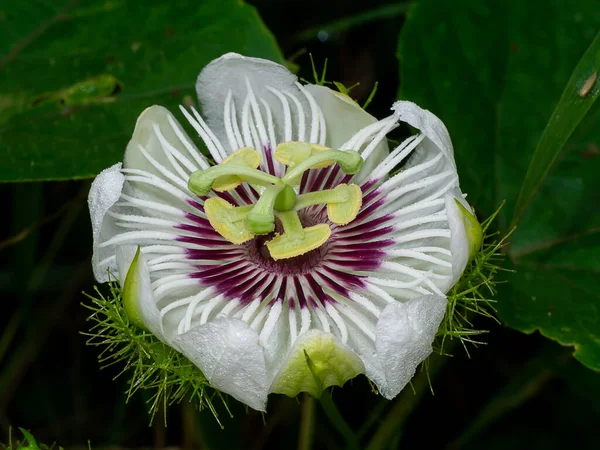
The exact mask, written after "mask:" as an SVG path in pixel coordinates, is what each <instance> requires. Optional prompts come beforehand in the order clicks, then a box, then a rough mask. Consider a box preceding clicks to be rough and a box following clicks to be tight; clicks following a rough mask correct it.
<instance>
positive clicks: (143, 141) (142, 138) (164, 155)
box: [123, 105, 208, 191]
mask: <svg viewBox="0 0 600 450" xmlns="http://www.w3.org/2000/svg"><path fill="white" fill-rule="evenodd" d="M201 166H203V167H201ZM123 167H124V168H126V169H138V170H143V171H145V172H148V173H150V174H153V175H156V176H158V177H159V178H161V179H163V180H165V181H167V182H168V183H169V184H172V185H174V186H177V187H178V188H179V189H180V190H183V191H185V190H186V189H187V181H188V178H189V175H190V174H191V172H193V171H195V170H198V169H199V168H207V167H208V163H207V162H206V159H205V158H204V156H202V155H201V153H200V152H199V151H198V149H197V148H196V147H195V145H194V144H193V142H192V140H191V139H190V138H189V137H188V136H187V134H186V133H185V131H184V130H183V128H181V125H179V123H178V122H177V121H176V119H175V117H174V116H173V115H172V114H171V113H170V112H169V111H168V110H167V109H165V108H163V107H162V106H156V105H155V106H151V107H149V108H147V109H146V110H144V112H142V114H140V116H139V117H138V120H137V123H136V124H135V130H134V131H133V136H132V137H131V140H130V141H129V144H127V150H126V151H125V157H124V162H123ZM136 187H138V188H140V189H144V190H147V186H141V185H140V184H136Z"/></svg>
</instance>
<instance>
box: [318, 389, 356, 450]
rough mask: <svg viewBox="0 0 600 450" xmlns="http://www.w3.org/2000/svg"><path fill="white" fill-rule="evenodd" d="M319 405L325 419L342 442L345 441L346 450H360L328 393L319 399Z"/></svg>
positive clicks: (353, 435) (350, 429) (354, 436)
mask: <svg viewBox="0 0 600 450" xmlns="http://www.w3.org/2000/svg"><path fill="white" fill-rule="evenodd" d="M319 403H321V408H323V411H324V412H325V414H326V415H327V418H328V419H329V420H330V422H331V423H332V425H333V426H334V427H335V429H336V430H337V431H338V433H340V434H341V435H342V437H343V438H344V441H346V448H347V449H349V450H360V446H359V442H358V438H357V437H356V435H355V434H354V431H352V428H350V426H349V425H348V424H347V423H346V421H345V420H344V418H343V417H342V414H341V413H340V411H339V410H338V409H337V406H335V403H334V402H333V398H331V395H330V393H327V392H326V393H324V394H323V395H322V396H321V398H320V399H319Z"/></svg>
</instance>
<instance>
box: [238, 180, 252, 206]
mask: <svg viewBox="0 0 600 450" xmlns="http://www.w3.org/2000/svg"><path fill="white" fill-rule="evenodd" d="M235 192H236V194H237V195H239V197H240V199H241V200H242V202H243V203H245V204H246V205H251V204H252V203H254V201H253V200H251V199H250V193H249V192H248V191H247V190H246V186H245V185H244V184H241V185H239V186H238V187H236V188H235Z"/></svg>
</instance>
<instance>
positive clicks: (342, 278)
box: [319, 265, 364, 295]
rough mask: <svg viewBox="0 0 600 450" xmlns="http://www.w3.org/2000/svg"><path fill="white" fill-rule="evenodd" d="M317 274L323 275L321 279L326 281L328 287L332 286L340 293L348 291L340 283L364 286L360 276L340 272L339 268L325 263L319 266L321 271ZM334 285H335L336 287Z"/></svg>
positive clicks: (353, 286)
mask: <svg viewBox="0 0 600 450" xmlns="http://www.w3.org/2000/svg"><path fill="white" fill-rule="evenodd" d="M323 272H326V273H323ZM319 274H320V275H321V276H322V277H323V280H324V281H325V282H326V283H327V285H328V286H329V287H330V288H332V289H333V290H335V291H336V292H338V293H340V294H342V293H343V292H344V294H343V295H346V294H347V293H348V289H347V288H346V287H343V286H341V284H345V285H347V286H350V287H352V288H362V287H364V282H363V281H362V280H361V277H359V276H357V275H354V274H351V273H347V272H342V271H341V270H338V269H334V268H333V267H330V266H327V265H323V266H322V267H321V271H320V272H319ZM338 283H340V284H338ZM334 285H337V287H336V286H334ZM342 290H343V292H342Z"/></svg>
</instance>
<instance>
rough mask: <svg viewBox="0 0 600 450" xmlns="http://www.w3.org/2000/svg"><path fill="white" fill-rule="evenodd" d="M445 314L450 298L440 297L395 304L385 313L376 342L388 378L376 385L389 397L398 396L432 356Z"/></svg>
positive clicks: (379, 324) (379, 323)
mask: <svg viewBox="0 0 600 450" xmlns="http://www.w3.org/2000/svg"><path fill="white" fill-rule="evenodd" d="M445 311H446V299H445V298H444V297H442V296H439V295H424V296H422V297H416V298H414V299H412V300H409V301H408V302H406V303H392V304H389V305H388V306H387V307H386V308H385V309H384V310H383V312H382V313H381V316H380V317H379V322H378V323H377V333H376V342H375V343H376V348H377V356H378V359H379V363H380V364H381V368H382V371H383V376H384V379H383V380H381V381H377V380H375V382H376V384H377V387H378V388H379V391H380V392H381V394H382V395H383V396H384V397H385V398H388V399H391V398H394V397H395V396H396V395H398V393H399V392H400V391H401V390H402V389H403V388H404V386H406V384H407V383H408V382H409V381H410V379H411V378H412V377H413V375H414V374H415V371H416V368H417V366H418V365H419V364H420V363H421V362H423V360H425V358H427V356H429V354H430V353H431V351H432V347H431V344H432V343H433V339H434V337H435V335H436V333H437V331H438V328H439V326H440V323H441V321H442V319H443V317H444V313H445ZM367 376H369V377H371V375H370V374H369V373H368V372H367Z"/></svg>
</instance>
